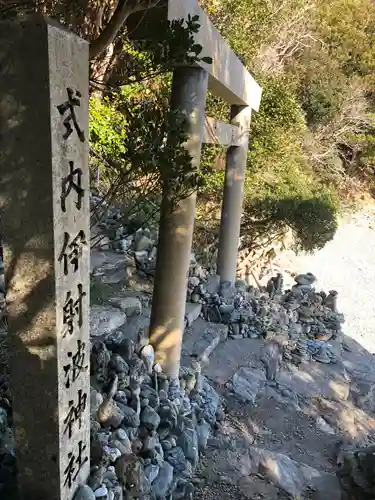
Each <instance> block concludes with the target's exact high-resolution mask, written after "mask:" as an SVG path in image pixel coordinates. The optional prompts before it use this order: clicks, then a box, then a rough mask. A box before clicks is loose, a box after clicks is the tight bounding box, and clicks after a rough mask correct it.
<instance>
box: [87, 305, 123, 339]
mask: <svg viewBox="0 0 375 500" xmlns="http://www.w3.org/2000/svg"><path fill="white" fill-rule="evenodd" d="M125 321H126V316H125V314H124V313H123V312H122V311H120V310H119V309H117V308H116V307H111V306H98V305H94V306H92V307H91V311H90V335H91V336H93V337H100V336H107V335H109V334H110V333H111V332H113V331H114V330H116V329H117V328H119V327H120V326H122V325H123V324H124V323H125Z"/></svg>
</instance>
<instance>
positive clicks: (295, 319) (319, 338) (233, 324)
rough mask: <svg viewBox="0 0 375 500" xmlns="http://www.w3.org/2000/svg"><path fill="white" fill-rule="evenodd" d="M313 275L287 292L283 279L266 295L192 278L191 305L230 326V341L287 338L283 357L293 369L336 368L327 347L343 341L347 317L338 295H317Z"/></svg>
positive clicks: (216, 280)
mask: <svg viewBox="0 0 375 500" xmlns="http://www.w3.org/2000/svg"><path fill="white" fill-rule="evenodd" d="M315 280H316V278H315V276H313V275H312V274H311V273H306V274H300V275H298V276H296V277H295V285H294V286H293V287H292V288H291V289H290V290H285V291H284V290H283V278H282V275H281V274H278V275H277V276H275V277H273V278H271V279H270V280H269V282H268V284H267V287H265V288H264V289H260V290H259V289H257V288H254V287H253V286H247V285H246V283H245V282H244V281H242V280H239V281H237V282H236V286H235V288H234V289H233V288H231V287H230V284H227V283H220V277H219V276H217V275H208V274H206V276H205V277H204V278H202V276H201V275H200V276H190V277H189V282H188V301H190V302H193V303H195V304H197V307H198V308H199V312H200V314H201V315H202V316H203V317H204V319H206V320H207V321H210V322H213V323H224V324H228V328H229V337H231V338H234V339H237V338H246V337H248V338H270V337H275V336H280V335H281V336H284V337H285V339H286V340H287V341H286V342H284V357H285V358H286V359H288V360H290V361H292V362H294V363H297V364H298V363H301V362H306V361H311V360H315V361H318V362H320V363H334V362H336V355H335V353H334V350H333V349H332V346H331V344H329V341H330V340H331V339H332V340H335V339H337V338H340V334H341V326H342V323H343V322H344V316H343V315H342V314H341V313H339V312H338V311H337V292H336V291H334V290H332V291H330V292H329V294H328V295H327V294H326V293H325V292H317V291H316V290H315V289H314V287H313V284H314V282H315Z"/></svg>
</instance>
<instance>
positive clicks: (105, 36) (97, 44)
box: [90, 0, 160, 60]
mask: <svg viewBox="0 0 375 500" xmlns="http://www.w3.org/2000/svg"><path fill="white" fill-rule="evenodd" d="M158 3H160V0H140V1H137V2H136V3H134V2H131V4H130V5H129V2H128V1H127V0H120V1H119V3H118V5H117V8H116V10H115V12H114V14H113V16H112V17H111V19H110V21H109V23H108V24H107V26H106V27H105V28H104V29H103V31H102V32H101V33H100V35H99V36H98V38H96V39H95V40H93V41H92V42H91V44H90V60H92V59H95V58H96V57H98V56H99V55H100V54H101V53H102V52H103V51H104V50H105V49H106V48H107V47H108V46H109V45H110V44H111V43H113V41H114V40H115V38H116V36H117V34H118V32H119V31H120V29H121V28H122V27H123V25H124V23H125V21H126V19H127V18H128V17H129V16H130V14H133V13H134V12H139V11H142V10H148V9H151V8H153V7H156V6H157V5H158Z"/></svg>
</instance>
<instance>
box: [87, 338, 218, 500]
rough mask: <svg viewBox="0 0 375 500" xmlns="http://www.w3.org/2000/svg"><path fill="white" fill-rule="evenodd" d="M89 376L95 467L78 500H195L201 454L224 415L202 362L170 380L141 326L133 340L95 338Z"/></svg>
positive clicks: (93, 463) (92, 448) (92, 445)
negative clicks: (191, 499) (125, 499)
mask: <svg viewBox="0 0 375 500" xmlns="http://www.w3.org/2000/svg"><path fill="white" fill-rule="evenodd" d="M91 380H92V382H91V383H92V389H91V436H92V442H91V462H92V472H91V476H90V478H89V481H88V486H86V487H84V488H81V490H79V492H78V493H77V498H78V500H85V499H86V496H82V497H81V496H80V495H83V494H87V492H88V491H89V489H90V492H93V495H94V497H95V498H99V499H100V500H120V499H123V498H128V499H132V498H141V499H166V498H168V499H171V500H172V499H179V498H187V499H188V498H193V491H194V488H193V484H192V482H191V478H192V475H193V472H194V469H195V468H196V466H197V463H198V459H199V453H200V452H202V451H203V450H204V449H205V447H206V445H207V440H208V437H209V434H210V431H211V429H212V427H213V426H215V425H217V424H218V418H219V419H220V417H222V415H223V413H222V411H221V410H220V408H219V396H218V394H217V393H216V392H215V390H214V389H213V388H212V387H211V386H210V385H209V384H208V383H207V381H206V380H205V379H204V377H203V376H202V375H201V373H200V367H199V366H198V365H196V366H195V367H194V368H192V369H185V370H183V369H182V370H181V374H180V380H178V381H176V380H169V379H168V378H167V377H166V376H165V375H164V374H163V372H162V369H161V367H160V365H158V364H154V353H153V348H152V347H151V345H149V344H148V339H147V337H146V336H145V335H144V334H143V332H142V331H141V332H140V335H139V338H138V341H137V342H136V343H134V342H133V341H131V340H128V339H122V340H121V341H120V342H119V343H115V342H113V341H111V340H110V339H109V340H106V341H105V342H103V341H100V340H98V341H96V342H95V343H94V344H93V346H92V354H91ZM94 497H93V498H94ZM87 498H91V497H90V496H87Z"/></svg>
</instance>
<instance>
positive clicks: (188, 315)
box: [185, 302, 202, 327]
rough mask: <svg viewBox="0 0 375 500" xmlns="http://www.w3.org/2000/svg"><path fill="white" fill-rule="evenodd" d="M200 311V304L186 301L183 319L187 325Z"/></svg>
mask: <svg viewBox="0 0 375 500" xmlns="http://www.w3.org/2000/svg"><path fill="white" fill-rule="evenodd" d="M201 311H202V304H192V303H191V302H186V305H185V320H186V323H187V326H188V327H189V326H191V325H192V324H193V323H194V321H195V320H196V319H198V318H199V315H200V313H201Z"/></svg>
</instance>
